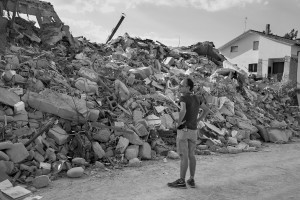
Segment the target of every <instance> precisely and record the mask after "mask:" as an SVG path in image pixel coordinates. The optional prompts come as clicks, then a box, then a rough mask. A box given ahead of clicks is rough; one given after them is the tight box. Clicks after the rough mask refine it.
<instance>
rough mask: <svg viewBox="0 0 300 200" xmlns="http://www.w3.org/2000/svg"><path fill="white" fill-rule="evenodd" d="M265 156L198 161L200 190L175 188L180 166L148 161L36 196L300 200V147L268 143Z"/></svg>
mask: <svg viewBox="0 0 300 200" xmlns="http://www.w3.org/2000/svg"><path fill="white" fill-rule="evenodd" d="M267 145H268V147H266V148H264V149H263V151H260V152H251V153H241V154H235V155H233V154H226V155H224V154H223V155H210V156H197V172H196V184H197V188H195V189H193V188H188V189H173V188H168V187H167V186H166V183H167V182H170V181H173V180H175V179H177V178H178V173H179V170H178V167H179V161H178V160H176V161H172V160H168V162H167V163H164V162H163V161H162V160H159V161H148V162H143V166H142V167H140V168H125V169H124V170H114V171H101V172H92V174H90V175H89V176H85V177H84V178H80V179H68V178H60V179H59V180H57V181H54V182H52V183H51V185H50V186H49V187H48V188H45V189H41V190H39V192H38V193H37V194H38V195H41V196H43V200H48V199H49V200H50V199H55V200H59V199H63V200H75V199H78V200H85V199H87V200H96V199H97V200H99V199H136V200H144V199H151V200H153V199H197V200H199V199H201V200H235V199H236V200H243V199H245V200H260V199H266V200H299V199H300V142H299V140H298V142H295V143H291V144H283V145H279V144H278V145H277V144H267Z"/></svg>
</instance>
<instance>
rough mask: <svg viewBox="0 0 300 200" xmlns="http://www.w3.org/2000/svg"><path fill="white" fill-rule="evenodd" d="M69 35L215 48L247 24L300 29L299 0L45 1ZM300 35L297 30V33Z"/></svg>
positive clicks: (284, 30) (101, 40)
mask: <svg viewBox="0 0 300 200" xmlns="http://www.w3.org/2000/svg"><path fill="white" fill-rule="evenodd" d="M48 1H49V2H50V3H51V4H52V5H53V6H54V9H55V11H56V12H57V14H58V16H59V17H60V19H61V20H62V21H63V22H64V23H65V24H67V25H69V26H70V30H71V32H72V34H73V36H75V37H77V36H84V37H86V38H87V39H89V40H90V41H91V42H97V43H105V42H106V40H107V38H108V36H109V35H110V33H111V31H112V29H113V28H114V27H115V26H116V25H117V23H118V21H119V19H120V17H121V15H122V13H125V15H126V17H125V19H124V21H123V23H122V24H121V26H120V27H119V29H118V31H117V32H116V34H115V35H114V38H116V37H118V36H122V35H124V33H126V32H127V33H128V34H129V35H130V36H131V37H140V38H143V39H144V38H148V39H152V40H154V41H156V40H157V41H159V42H161V43H163V44H165V45H167V46H173V47H177V46H189V45H192V44H195V43H197V42H204V41H211V42H213V43H214V44H215V46H216V47H217V48H218V47H220V46H222V45H224V44H225V43H227V42H229V41H230V40H232V39H234V38H235V37H237V36H239V35H240V34H242V33H243V32H244V31H247V30H249V29H253V30H257V31H263V30H265V27H266V24H270V28H271V32H272V33H273V34H275V35H279V36H283V35H284V34H285V33H287V32H290V31H291V30H292V29H296V30H300V0H48ZM298 37H300V33H299V35H298Z"/></svg>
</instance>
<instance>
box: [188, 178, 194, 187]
mask: <svg viewBox="0 0 300 200" xmlns="http://www.w3.org/2000/svg"><path fill="white" fill-rule="evenodd" d="M186 182H187V184H188V185H189V186H190V187H191V188H195V187H196V186H195V180H194V179H191V178H190V179H189V180H187V181H186Z"/></svg>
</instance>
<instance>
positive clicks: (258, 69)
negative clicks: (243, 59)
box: [257, 59, 263, 77]
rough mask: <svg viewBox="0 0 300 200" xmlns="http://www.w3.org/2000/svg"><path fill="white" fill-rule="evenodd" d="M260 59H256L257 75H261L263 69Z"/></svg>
mask: <svg viewBox="0 0 300 200" xmlns="http://www.w3.org/2000/svg"><path fill="white" fill-rule="evenodd" d="M262 67H263V66H262V59H258V63H257V77H263V70H262Z"/></svg>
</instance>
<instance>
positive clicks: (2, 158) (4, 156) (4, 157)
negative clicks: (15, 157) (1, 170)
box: [0, 151, 9, 161]
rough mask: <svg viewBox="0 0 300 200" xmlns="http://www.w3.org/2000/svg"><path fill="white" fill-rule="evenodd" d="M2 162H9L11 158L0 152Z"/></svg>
mask: <svg viewBox="0 0 300 200" xmlns="http://www.w3.org/2000/svg"><path fill="white" fill-rule="evenodd" d="M0 160H4V161H9V157H8V155H7V154H6V153H4V152H3V151H0Z"/></svg>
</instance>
